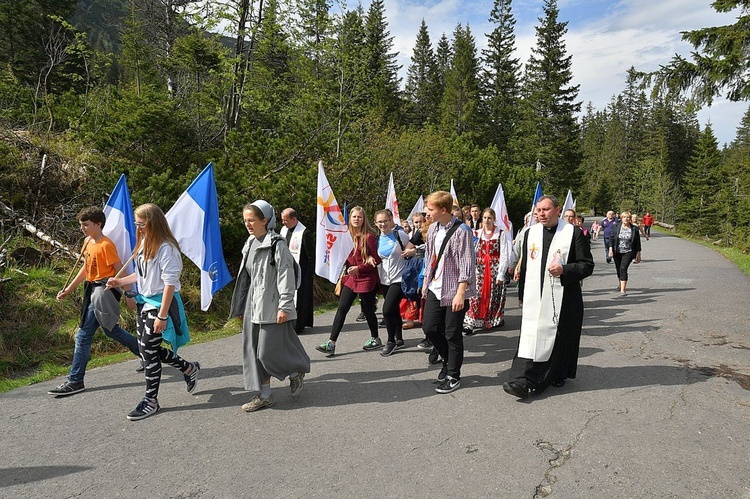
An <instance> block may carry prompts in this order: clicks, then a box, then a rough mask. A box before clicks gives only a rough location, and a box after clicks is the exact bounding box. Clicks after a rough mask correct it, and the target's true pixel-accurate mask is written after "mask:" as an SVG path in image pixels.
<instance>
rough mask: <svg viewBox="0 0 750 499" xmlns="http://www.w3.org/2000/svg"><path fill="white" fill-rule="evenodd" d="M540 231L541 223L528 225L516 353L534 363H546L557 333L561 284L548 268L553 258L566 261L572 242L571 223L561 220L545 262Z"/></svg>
mask: <svg viewBox="0 0 750 499" xmlns="http://www.w3.org/2000/svg"><path fill="white" fill-rule="evenodd" d="M543 231H544V226H543V225H542V224H535V225H533V226H531V228H530V229H529V230H528V239H527V245H526V246H527V247H526V254H525V255H524V258H526V281H525V284H524V292H523V311H522V319H521V338H520V342H519V345H518V356H519V357H521V358H524V359H532V360H534V362H546V361H548V360H549V358H550V355H551V354H552V347H554V346H555V335H556V334H557V317H558V316H559V315H560V307H561V305H562V300H563V292H564V288H563V287H562V285H561V284H560V278H558V277H552V278H551V279H550V277H551V276H550V273H549V271H548V270H547V269H548V268H549V266H550V264H551V263H552V262H553V261H554V259H559V260H560V263H561V264H563V265H564V264H566V263H567V262H568V252H569V251H570V245H571V242H572V241H573V225H572V224H569V223H567V222H565V221H563V220H560V222H559V223H558V224H557V230H556V231H555V235H554V236H553V238H552V243H551V244H550V248H549V252H548V253H547V261H546V262H542V239H543V237H544V234H543ZM540 279H541V280H542V281H543V284H542V283H540ZM540 287H541V289H542V293H541V294H540V293H539V289H540Z"/></svg>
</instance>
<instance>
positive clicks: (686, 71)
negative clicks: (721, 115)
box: [650, 0, 750, 106]
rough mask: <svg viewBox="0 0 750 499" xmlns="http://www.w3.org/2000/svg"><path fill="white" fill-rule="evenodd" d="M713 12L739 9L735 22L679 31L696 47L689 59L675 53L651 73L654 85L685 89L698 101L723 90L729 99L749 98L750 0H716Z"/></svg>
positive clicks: (707, 100)
mask: <svg viewBox="0 0 750 499" xmlns="http://www.w3.org/2000/svg"><path fill="white" fill-rule="evenodd" d="M711 6H712V7H713V8H714V10H716V12H720V13H726V12H731V11H733V10H735V9H739V10H740V15H739V16H738V17H737V22H736V23H734V24H730V25H726V26H714V27H708V28H701V29H696V30H692V31H684V32H682V39H683V40H684V41H687V42H689V43H690V44H691V45H692V46H693V47H694V48H695V50H694V51H693V52H692V54H691V58H692V61H690V60H687V59H685V58H684V57H682V56H679V55H675V56H674V58H673V59H672V60H671V61H670V63H669V64H668V65H667V66H664V67H662V68H661V69H659V70H658V71H656V72H654V73H653V74H651V75H650V76H651V77H654V78H655V80H656V85H655V87H656V89H657V90H662V91H667V92H669V93H673V94H682V93H688V94H689V95H690V97H691V98H692V100H693V101H694V102H695V103H696V104H697V105H699V106H700V105H703V104H708V105H709V106H710V105H711V103H712V102H713V99H714V97H716V96H718V95H721V94H722V92H725V93H726V97H727V99H729V100H730V101H744V100H750V78H748V74H749V73H750V57H748V54H750V0H715V1H713V2H712V3H711Z"/></svg>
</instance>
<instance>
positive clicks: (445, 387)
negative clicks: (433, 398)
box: [435, 376, 461, 393]
mask: <svg viewBox="0 0 750 499" xmlns="http://www.w3.org/2000/svg"><path fill="white" fill-rule="evenodd" d="M460 386H461V380H460V379H455V378H451V377H450V376H448V377H447V378H445V380H444V381H443V382H442V383H440V384H439V385H438V386H437V388H435V391H436V392H438V393H451V392H455V391H456V390H458V389H459V387H460Z"/></svg>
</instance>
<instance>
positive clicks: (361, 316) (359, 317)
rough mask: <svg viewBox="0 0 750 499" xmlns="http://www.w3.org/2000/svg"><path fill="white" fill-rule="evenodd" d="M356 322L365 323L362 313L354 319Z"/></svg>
mask: <svg viewBox="0 0 750 499" xmlns="http://www.w3.org/2000/svg"><path fill="white" fill-rule="evenodd" d="M354 320H355V321H357V322H365V321H366V320H367V318H366V317H365V313H364V312H360V313H359V315H358V316H357V318H356V319H354Z"/></svg>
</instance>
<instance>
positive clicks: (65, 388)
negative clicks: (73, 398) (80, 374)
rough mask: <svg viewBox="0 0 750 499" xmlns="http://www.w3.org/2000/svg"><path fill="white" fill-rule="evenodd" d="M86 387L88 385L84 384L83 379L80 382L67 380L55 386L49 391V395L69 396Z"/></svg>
mask: <svg viewBox="0 0 750 499" xmlns="http://www.w3.org/2000/svg"><path fill="white" fill-rule="evenodd" d="M85 389H86V387H84V386H83V381H79V382H78V383H71V382H70V381H66V382H65V383H61V384H60V386H58V387H57V388H53V389H52V390H50V391H48V392H47V395H54V396H56V397H67V396H68V395H73V394H75V393H79V392H82V391H84V390H85Z"/></svg>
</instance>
